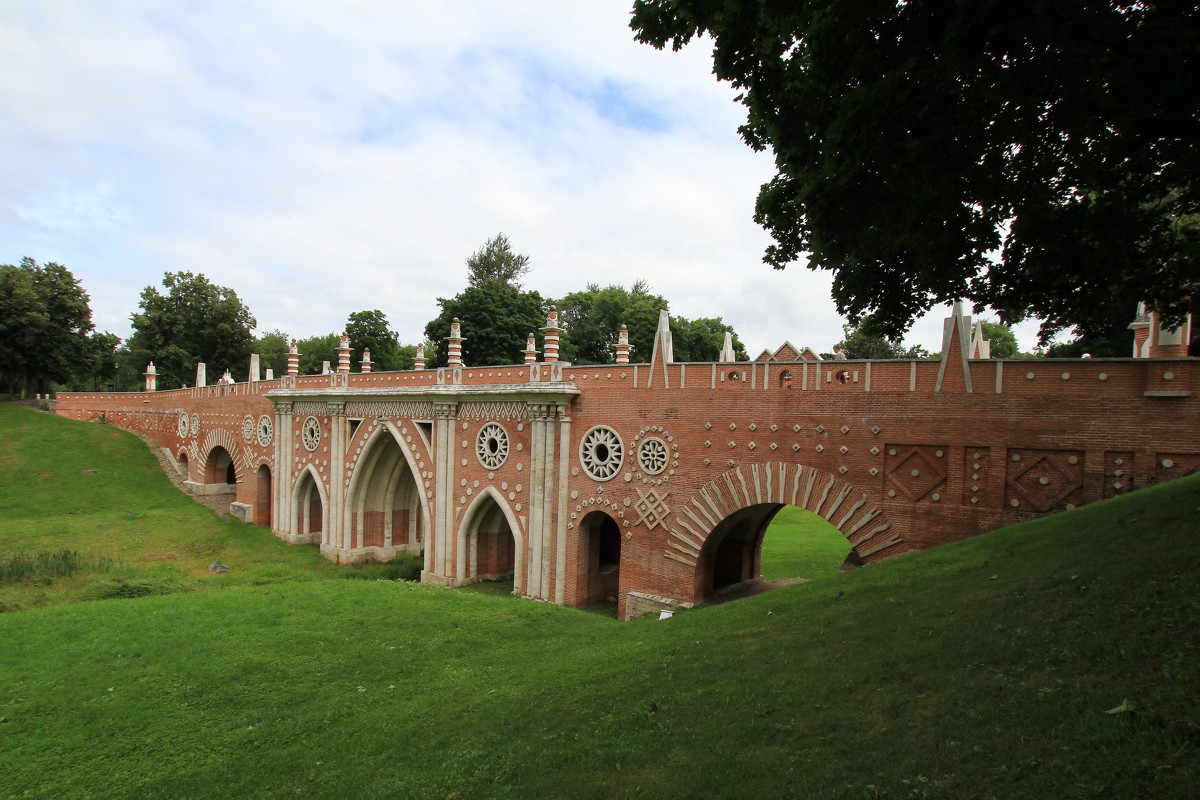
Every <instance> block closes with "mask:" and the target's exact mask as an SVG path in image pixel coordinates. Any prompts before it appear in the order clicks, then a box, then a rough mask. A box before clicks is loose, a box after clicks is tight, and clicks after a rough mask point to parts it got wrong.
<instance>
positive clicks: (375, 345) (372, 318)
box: [346, 309, 412, 372]
mask: <svg viewBox="0 0 1200 800" xmlns="http://www.w3.org/2000/svg"><path fill="white" fill-rule="evenodd" d="M346 335H347V336H349V337H350V362H351V370H352V371H357V370H361V369H362V355H363V350H364V349H367V350H370V351H371V369H372V370H374V371H375V372H386V371H389V370H396V369H411V368H412V362H411V361H410V362H409V363H408V365H407V366H404V365H403V364H402V363H401V358H400V339H399V337H398V336H396V334H395V333H394V332H393V331H392V329H391V328H389V327H388V321H387V316H386V315H385V314H384V313H383V312H382V311H380V310H379V309H375V310H374V311H355V312H353V313H351V314H350V317H349V318H348V319H347V320H346Z"/></svg>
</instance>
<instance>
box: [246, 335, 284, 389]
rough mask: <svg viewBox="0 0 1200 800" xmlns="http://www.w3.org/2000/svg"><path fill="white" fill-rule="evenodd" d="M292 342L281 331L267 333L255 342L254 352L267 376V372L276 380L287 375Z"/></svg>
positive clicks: (263, 372)
mask: <svg viewBox="0 0 1200 800" xmlns="http://www.w3.org/2000/svg"><path fill="white" fill-rule="evenodd" d="M289 349H291V340H290V339H289V338H288V335H287V333H286V332H284V331H281V330H273V331H266V332H265V333H262V334H260V335H259V336H258V338H256V339H255V340H254V346H253V348H252V352H255V353H258V366H259V369H261V370H262V374H263V375H264V376H265V375H266V374H267V370H271V374H272V375H274V376H275V377H276V378H278V377H280V376H282V375H286V374H287V365H288V350H289Z"/></svg>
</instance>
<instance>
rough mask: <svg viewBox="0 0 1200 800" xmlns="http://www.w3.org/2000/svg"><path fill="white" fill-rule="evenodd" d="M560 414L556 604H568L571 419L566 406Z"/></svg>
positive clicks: (555, 575)
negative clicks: (568, 492)
mask: <svg viewBox="0 0 1200 800" xmlns="http://www.w3.org/2000/svg"><path fill="white" fill-rule="evenodd" d="M557 413H558V472H557V478H558V493H557V502H558V508H557V513H556V515H555V524H554V527H555V534H556V535H555V540H556V543H555V546H554V602H555V603H558V604H559V605H562V604H563V603H565V602H566V591H567V508H568V505H567V502H568V498H567V487H568V481H567V476H568V475H569V474H570V469H571V417H570V416H569V415H568V414H567V407H566V406H559V407H558V409H557Z"/></svg>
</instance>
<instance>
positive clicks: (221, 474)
mask: <svg viewBox="0 0 1200 800" xmlns="http://www.w3.org/2000/svg"><path fill="white" fill-rule="evenodd" d="M204 482H205V483H209V484H213V483H225V484H230V485H234V484H236V483H237V467H236V466H235V465H234V463H233V456H231V455H229V451H228V450H226V449H225V448H224V447H221V446H220V445H217V446H216V447H214V448H213V449H212V450H211V451H210V452H209V454H208V461H207V462H206V463H205V465H204Z"/></svg>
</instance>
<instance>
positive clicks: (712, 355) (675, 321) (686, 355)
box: [671, 317, 746, 361]
mask: <svg viewBox="0 0 1200 800" xmlns="http://www.w3.org/2000/svg"><path fill="white" fill-rule="evenodd" d="M726 332H728V333H733V352H734V353H735V354H736V353H744V352H745V351H746V346H745V345H744V344H742V342H741V340H740V339H738V337H737V334H736V333H734V330H733V326H732V325H726V324H725V323H724V322H723V321H722V320H721V318H720V317H701V318H700V319H693V320H688V319H686V318H684V317H671V341H672V344H673V349H674V351H675V353H674V355H675V360H676V361H716V360H717V359H718V358H719V357H720V356H721V348H722V347H724V346H725V334H726Z"/></svg>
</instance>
